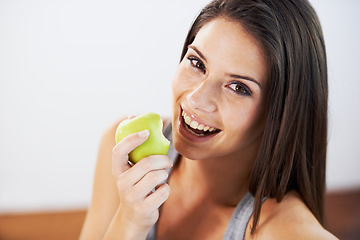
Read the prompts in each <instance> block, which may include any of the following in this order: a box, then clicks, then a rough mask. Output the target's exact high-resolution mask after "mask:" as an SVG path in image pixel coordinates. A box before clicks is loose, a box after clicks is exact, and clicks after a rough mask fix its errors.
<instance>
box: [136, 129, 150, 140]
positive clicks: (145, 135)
mask: <svg viewBox="0 0 360 240" xmlns="http://www.w3.org/2000/svg"><path fill="white" fill-rule="evenodd" d="M149 135H150V132H149V130H147V129H145V130H144V131H141V132H138V136H139V137H141V138H146V137H147V136H149Z"/></svg>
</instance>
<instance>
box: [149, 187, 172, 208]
mask: <svg viewBox="0 0 360 240" xmlns="http://www.w3.org/2000/svg"><path fill="white" fill-rule="evenodd" d="M169 195H170V187H169V185H168V184H167V183H163V184H161V185H160V186H159V187H158V188H157V189H156V190H155V191H154V192H153V193H151V194H150V195H149V196H148V197H147V198H145V200H144V204H145V206H146V207H149V208H159V207H160V206H161V205H162V204H163V203H164V202H165V201H166V200H167V199H168V198H169Z"/></svg>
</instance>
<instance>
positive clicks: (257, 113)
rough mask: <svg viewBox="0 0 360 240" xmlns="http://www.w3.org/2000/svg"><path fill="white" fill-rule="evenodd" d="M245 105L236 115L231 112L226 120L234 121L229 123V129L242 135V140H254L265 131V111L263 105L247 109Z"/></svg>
mask: <svg viewBox="0 0 360 240" xmlns="http://www.w3.org/2000/svg"><path fill="white" fill-rule="evenodd" d="M244 106H246V105H245V104H244V105H243V106H242V107H238V108H236V109H239V111H237V112H236V113H234V111H231V112H230V111H229V114H228V116H227V117H226V118H225V119H232V120H231V121H227V122H228V124H227V126H228V129H229V130H230V131H232V132H233V133H240V134H237V135H240V136H241V138H245V139H252V138H257V137H259V135H261V134H262V133H263V131H264V123H265V121H264V110H263V108H262V106H261V105H253V106H251V105H250V106H249V105H248V107H247V108H245V107H244Z"/></svg>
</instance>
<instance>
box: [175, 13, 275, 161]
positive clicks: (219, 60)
mask: <svg viewBox="0 0 360 240" xmlns="http://www.w3.org/2000/svg"><path fill="white" fill-rule="evenodd" d="M267 76H268V68H267V64H266V58H265V54H264V51H263V49H262V47H261V45H260V44H259V42H258V41H257V40H256V39H254V38H253V37H252V36H251V35H250V34H249V33H248V32H247V31H246V30H245V29H244V28H243V27H242V25H241V24H239V23H236V22H233V21H229V20H227V19H225V18H216V19H214V20H212V21H210V22H209V23H207V24H205V25H204V26H203V27H202V28H201V29H200V30H199V32H198V34H197V35H196V37H195V40H194V41H193V43H192V44H191V45H189V46H188V50H187V53H186V55H185V57H184V58H183V60H182V61H181V63H180V64H179V67H178V69H177V71H176V73H175V76H174V79H173V83H172V91H173V119H172V120H173V121H172V122H173V142H174V146H175V148H176V150H177V151H178V152H179V153H180V154H181V155H183V156H185V157H187V158H190V159H207V158H214V159H219V158H226V159H239V158H241V157H246V156H254V154H256V152H257V150H258V147H259V143H260V141H261V137H262V134H263V131H264V122H265V121H264V96H265V91H266V87H267ZM249 154H250V155H249Z"/></svg>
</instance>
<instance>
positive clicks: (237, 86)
mask: <svg viewBox="0 0 360 240" xmlns="http://www.w3.org/2000/svg"><path fill="white" fill-rule="evenodd" d="M228 87H229V88H231V89H232V90H233V91H234V92H235V93H237V94H240V95H247V96H251V90H250V89H249V88H248V86H246V85H245V84H243V83H242V82H232V83H230V84H229V85H228Z"/></svg>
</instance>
